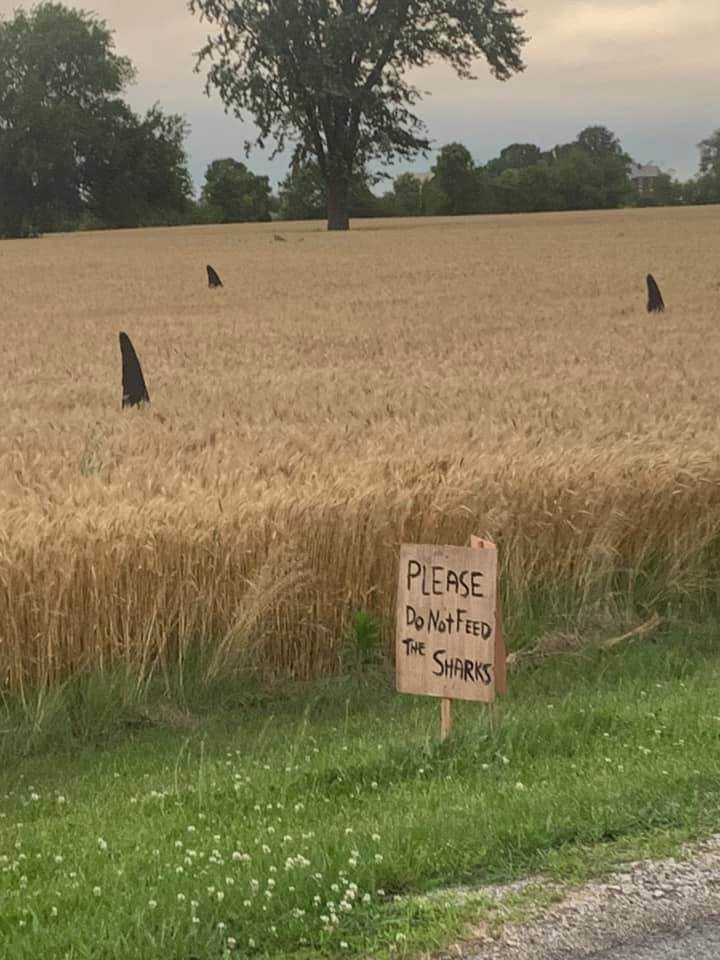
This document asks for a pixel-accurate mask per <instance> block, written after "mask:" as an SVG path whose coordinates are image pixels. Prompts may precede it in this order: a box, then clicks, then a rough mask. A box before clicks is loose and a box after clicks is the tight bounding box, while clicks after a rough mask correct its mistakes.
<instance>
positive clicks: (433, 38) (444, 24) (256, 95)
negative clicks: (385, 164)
mask: <svg viewBox="0 0 720 960" xmlns="http://www.w3.org/2000/svg"><path fill="white" fill-rule="evenodd" d="M189 6H190V9H191V10H192V11H193V12H197V13H199V14H200V15H201V16H202V17H204V18H206V19H207V20H209V21H210V22H211V23H212V24H214V25H215V26H217V28H218V30H217V32H216V33H215V34H214V36H211V37H209V39H208V42H207V44H206V45H205V46H204V47H203V49H202V50H201V51H200V53H199V55H198V67H200V65H201V64H202V63H204V62H205V61H207V62H208V78H207V89H208V91H210V90H211V89H212V88H215V89H217V90H218V92H219V94H220V96H221V98H222V100H223V102H224V103H225V105H226V108H227V109H228V110H231V111H232V112H234V113H235V114H236V116H238V117H242V115H243V113H244V112H248V113H250V114H251V115H252V116H253V118H254V120H255V123H256V124H257V127H258V131H259V133H258V138H257V143H258V144H259V145H261V146H262V145H263V144H264V142H265V140H267V138H269V137H273V138H274V139H275V141H276V144H277V149H278V150H282V149H283V147H284V146H285V144H286V142H287V141H294V143H295V157H294V159H295V161H296V163H301V162H303V161H305V160H306V159H308V158H313V159H314V161H315V162H316V163H317V166H318V169H319V171H320V174H321V176H322V178H323V180H324V182H325V184H326V187H327V196H328V228H329V229H334V230H346V229H347V228H348V225H349V212H350V192H351V184H352V180H353V176H354V175H355V174H356V172H357V171H358V169H364V168H365V167H366V166H367V164H368V163H370V162H371V161H373V160H377V159H384V160H392V159H397V158H404V159H409V158H411V157H412V156H414V155H415V154H416V153H417V152H418V151H420V150H425V149H427V148H428V146H429V141H428V140H427V138H426V135H425V128H424V126H423V124H422V122H421V121H420V119H419V118H418V117H417V115H416V114H415V112H414V106H415V105H416V104H417V103H418V101H419V100H420V99H421V93H420V91H419V90H418V89H417V87H415V86H414V85H413V84H412V83H410V81H409V80H408V78H407V72H408V71H409V70H410V69H414V68H418V67H423V66H426V65H427V64H428V63H430V62H431V61H433V60H438V59H440V60H444V61H446V62H448V63H449V64H450V65H451V66H452V67H453V68H454V70H455V71H456V73H457V74H458V75H459V76H461V77H465V78H472V76H473V74H472V68H473V64H474V62H475V61H476V60H478V59H479V58H481V57H482V58H484V59H485V60H486V61H487V62H488V64H489V67H490V70H491V72H492V73H493V74H494V75H495V76H496V77H497V78H498V79H500V80H506V79H508V78H509V77H510V76H512V74H513V73H515V72H517V71H519V70H522V69H523V63H522V60H521V50H522V46H523V44H524V43H525V40H526V38H525V36H524V34H523V32H522V30H521V29H520V25H519V20H520V17H521V14H520V13H519V11H517V10H515V9H513V8H511V7H508V6H507V3H506V0H189ZM248 148H249V144H248Z"/></svg>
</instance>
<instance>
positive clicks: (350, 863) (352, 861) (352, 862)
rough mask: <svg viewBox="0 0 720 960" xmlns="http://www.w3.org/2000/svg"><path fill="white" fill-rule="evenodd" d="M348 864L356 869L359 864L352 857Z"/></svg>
mask: <svg viewBox="0 0 720 960" xmlns="http://www.w3.org/2000/svg"><path fill="white" fill-rule="evenodd" d="M348 864H349V865H350V866H351V867H356V866H357V865H358V862H357V860H356V859H355V857H350V859H349V860H348Z"/></svg>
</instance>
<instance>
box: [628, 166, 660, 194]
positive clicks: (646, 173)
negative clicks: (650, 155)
mask: <svg viewBox="0 0 720 960" xmlns="http://www.w3.org/2000/svg"><path fill="white" fill-rule="evenodd" d="M660 176H662V170H661V169H660V167H658V166H657V165H656V164H654V163H644V164H639V163H633V164H632V166H631V167H630V179H631V180H632V182H633V183H634V184H635V186H636V187H637V191H638V193H639V194H640V196H641V197H651V196H652V195H653V194H654V193H655V185H656V184H657V179H658V177H660Z"/></svg>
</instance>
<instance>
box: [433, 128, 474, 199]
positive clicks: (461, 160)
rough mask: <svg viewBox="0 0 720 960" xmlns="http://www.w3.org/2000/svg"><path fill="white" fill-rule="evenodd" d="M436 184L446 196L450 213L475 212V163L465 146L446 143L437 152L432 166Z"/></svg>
mask: <svg viewBox="0 0 720 960" xmlns="http://www.w3.org/2000/svg"><path fill="white" fill-rule="evenodd" d="M432 172H433V178H434V180H435V183H436V185H437V186H438V187H439V188H440V190H441V191H442V193H443V194H444V195H445V196H446V197H447V201H448V203H447V210H446V211H445V212H447V213H450V214H458V213H475V209H476V203H475V186H476V178H475V163H474V162H473V158H472V155H471V153H470V151H469V150H468V148H467V147H465V146H463V145H462V144H461V143H448V144H446V145H445V146H444V147H443V148H442V149H441V150H440V152H439V153H438V157H437V160H436V161H435V166H434V167H433V168H432Z"/></svg>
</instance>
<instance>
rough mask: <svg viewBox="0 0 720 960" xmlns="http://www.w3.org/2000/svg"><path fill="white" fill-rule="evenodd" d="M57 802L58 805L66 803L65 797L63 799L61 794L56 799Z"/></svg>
mask: <svg viewBox="0 0 720 960" xmlns="http://www.w3.org/2000/svg"><path fill="white" fill-rule="evenodd" d="M57 802H58V803H60V804H63V803H65V802H66V801H65V797H63V796H62V794H61V795H60V796H59V797H58V798H57Z"/></svg>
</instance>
